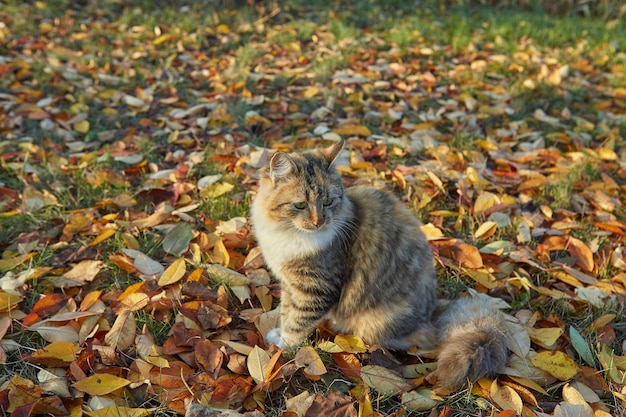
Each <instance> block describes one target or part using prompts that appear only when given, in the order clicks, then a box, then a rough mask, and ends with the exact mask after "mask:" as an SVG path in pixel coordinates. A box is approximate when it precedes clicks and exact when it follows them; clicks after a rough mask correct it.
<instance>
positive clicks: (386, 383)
mask: <svg viewBox="0 0 626 417" xmlns="http://www.w3.org/2000/svg"><path fill="white" fill-rule="evenodd" d="M361 379H362V380H363V382H365V383H366V384H367V385H368V386H369V387H370V388H373V389H375V390H376V391H378V392H379V393H381V394H386V395H394V394H399V393H401V392H404V391H408V390H410V389H411V388H412V386H411V384H410V383H409V382H407V380H406V379H404V378H402V376H400V375H398V374H397V373H395V372H393V371H391V370H389V369H387V368H383V367H382V366H378V365H366V366H364V367H363V368H361Z"/></svg>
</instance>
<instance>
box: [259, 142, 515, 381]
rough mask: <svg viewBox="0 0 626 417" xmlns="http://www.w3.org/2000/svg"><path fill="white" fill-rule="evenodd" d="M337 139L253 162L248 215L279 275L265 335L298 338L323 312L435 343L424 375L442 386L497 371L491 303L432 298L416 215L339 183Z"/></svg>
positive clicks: (499, 340) (499, 358)
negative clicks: (254, 181)
mask: <svg viewBox="0 0 626 417" xmlns="http://www.w3.org/2000/svg"><path fill="white" fill-rule="evenodd" d="M342 149H343V142H337V143H335V144H333V145H331V146H330V147H328V148H324V149H319V150H312V151H305V152H302V153H290V154H287V153H283V152H276V153H275V154H274V155H273V156H272V158H271V160H270V161H269V163H268V164H267V166H265V167H264V168H263V169H261V172H260V183H259V188H258V192H257V195H256V198H255V199H254V202H253V204H252V209H251V216H252V223H253V227H254V233H255V236H256V238H257V241H258V243H259V246H260V248H261V252H262V254H263V257H264V259H265V263H266V264H267V266H268V267H269V269H270V270H271V272H272V273H273V274H274V276H275V277H276V278H278V280H279V282H280V285H281V300H280V328H277V329H273V330H271V331H270V332H269V333H268V334H267V336H266V341H267V342H268V343H274V344H276V345H277V346H280V347H284V346H293V345H297V344H298V343H300V342H302V341H303V340H305V339H306V338H307V337H308V336H309V335H310V334H311V333H313V332H314V331H315V329H316V328H317V326H318V325H319V324H320V323H321V322H322V320H326V319H328V320H329V321H330V324H331V326H332V327H333V329H334V330H335V331H337V332H338V333H342V334H354V335H358V336H360V337H361V338H362V339H363V340H364V341H366V342H367V343H370V344H380V345H382V346H385V347H389V348H396V349H406V348H408V347H410V346H413V345H417V346H419V347H420V348H427V349H430V348H436V347H437V348H438V349H439V355H438V368H437V370H436V371H435V372H434V373H433V374H431V375H430V377H429V380H430V381H431V382H433V383H434V384H435V387H436V388H437V389H439V390H440V391H442V392H445V391H451V390H453V389H456V388H457V387H459V386H461V385H462V384H464V383H465V382H466V381H467V380H468V379H470V380H475V379H477V378H479V377H481V376H483V375H490V374H494V373H496V372H497V371H498V370H499V369H500V368H502V367H503V366H504V365H505V363H506V360H507V349H506V346H505V343H504V336H503V332H502V330H501V329H500V321H501V317H499V316H498V314H499V312H498V311H495V310H494V309H492V308H489V307H487V306H485V305H484V304H482V303H480V302H478V301H475V300H474V299H472V298H461V299H459V300H456V301H452V302H446V301H438V300H437V297H436V293H435V292H436V287H437V280H436V276H435V269H434V266H433V258H432V253H431V250H430V247H429V245H428V242H427V241H426V238H425V237H424V235H423V233H422V232H421V229H420V222H419V221H418V220H417V219H416V218H415V216H414V215H413V213H412V212H411V211H410V210H409V209H408V208H406V207H405V206H404V205H403V204H402V203H401V202H400V201H399V200H398V199H396V198H395V197H394V196H393V195H391V194H389V193H388V192H385V191H383V190H380V189H377V188H374V187H362V186H357V187H350V188H346V189H344V187H343V185H342V181H341V178H340V176H339V174H338V173H337V171H336V170H335V167H334V162H335V160H336V159H337V156H338V155H339V153H340V152H341V150H342Z"/></svg>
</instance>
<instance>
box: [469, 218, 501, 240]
mask: <svg viewBox="0 0 626 417" xmlns="http://www.w3.org/2000/svg"><path fill="white" fill-rule="evenodd" d="M497 228H498V223H496V222H493V221H488V222H484V223H483V224H481V225H480V226H479V227H478V229H476V231H475V232H474V237H475V238H476V239H487V238H488V237H489V236H492V235H493V234H494V233H495V232H496V229H497Z"/></svg>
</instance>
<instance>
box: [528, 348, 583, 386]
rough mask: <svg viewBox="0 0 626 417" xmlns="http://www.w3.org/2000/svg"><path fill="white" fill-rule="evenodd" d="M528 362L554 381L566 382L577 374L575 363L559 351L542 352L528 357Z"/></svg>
mask: <svg viewBox="0 0 626 417" xmlns="http://www.w3.org/2000/svg"><path fill="white" fill-rule="evenodd" d="M530 362H531V363H532V364H533V365H534V366H535V367H536V368H539V369H541V370H543V371H546V372H547V373H549V374H550V375H552V376H553V377H555V378H556V379H559V380H561V381H567V380H568V379H570V378H573V377H574V375H576V373H577V372H578V365H576V362H574V360H573V359H572V358H570V357H569V356H567V355H566V354H565V353H563V352H560V351H554V352H550V351H543V352H539V353H537V354H536V355H534V356H531V357H530Z"/></svg>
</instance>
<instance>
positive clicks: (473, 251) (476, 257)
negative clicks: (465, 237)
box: [451, 243, 483, 269]
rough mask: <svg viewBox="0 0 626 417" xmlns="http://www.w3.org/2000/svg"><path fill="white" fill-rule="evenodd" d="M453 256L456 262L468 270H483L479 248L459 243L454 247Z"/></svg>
mask: <svg viewBox="0 0 626 417" xmlns="http://www.w3.org/2000/svg"><path fill="white" fill-rule="evenodd" d="M451 249H452V256H453V257H454V260H455V261H457V262H458V263H460V264H461V266H464V267H466V268H472V269H475V268H482V267H483V258H482V257H481V256H480V252H479V251H478V248H477V247H476V246H473V245H468V244H467V243H458V244H456V245H454V246H452V248H451Z"/></svg>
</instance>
